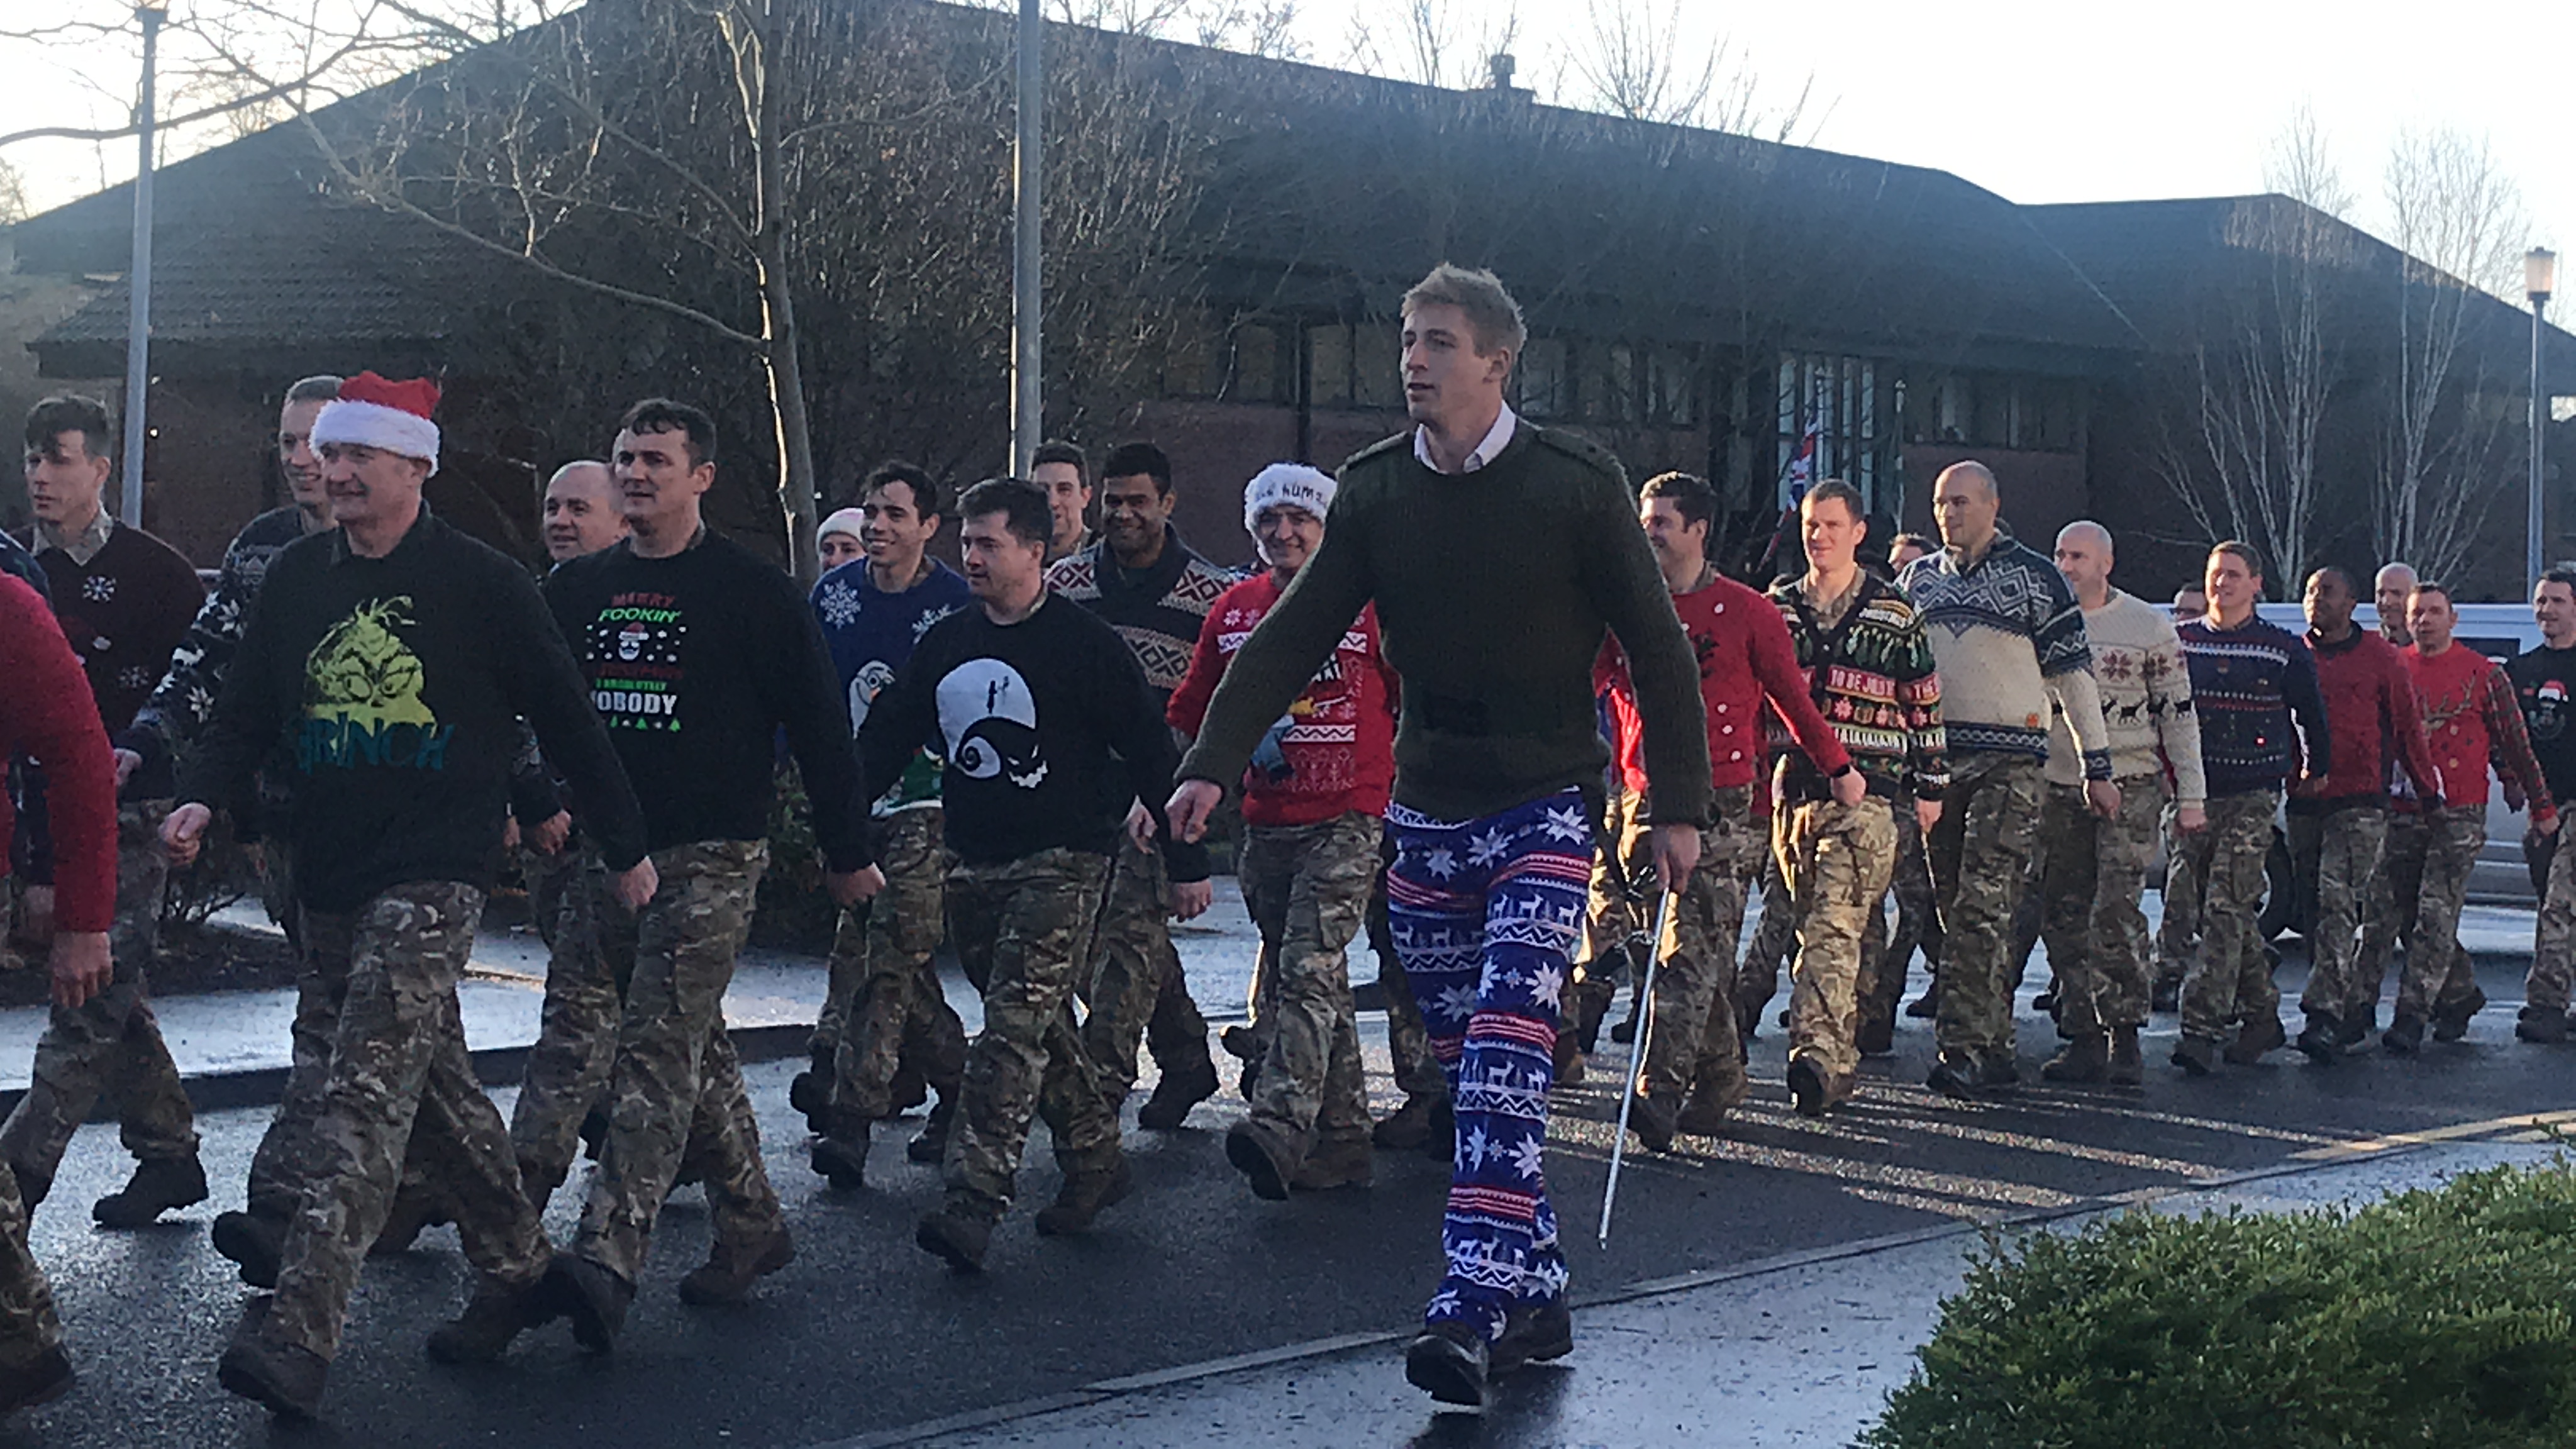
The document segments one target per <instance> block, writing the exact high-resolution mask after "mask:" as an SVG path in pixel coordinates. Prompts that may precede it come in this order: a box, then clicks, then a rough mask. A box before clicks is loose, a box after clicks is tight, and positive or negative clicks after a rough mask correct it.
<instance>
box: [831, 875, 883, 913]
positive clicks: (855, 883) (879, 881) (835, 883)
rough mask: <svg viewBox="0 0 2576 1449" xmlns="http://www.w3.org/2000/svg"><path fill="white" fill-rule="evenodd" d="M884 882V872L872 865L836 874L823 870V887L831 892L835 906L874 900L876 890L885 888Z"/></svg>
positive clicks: (853, 904) (852, 904)
mask: <svg viewBox="0 0 2576 1449" xmlns="http://www.w3.org/2000/svg"><path fill="white" fill-rule="evenodd" d="M885 883H886V879H885V872H884V871H883V870H881V869H879V868H878V867H876V866H873V865H870V866H862V867H860V868H859V869H857V870H846V871H842V872H840V873H838V874H835V873H833V872H831V871H828V870H827V871H825V872H823V889H824V890H825V891H827V892H829V893H830V894H831V897H832V903H833V904H834V905H837V906H855V905H857V904H858V903H859V902H861V901H872V900H875V899H876V897H877V892H879V891H881V890H884V889H885Z"/></svg>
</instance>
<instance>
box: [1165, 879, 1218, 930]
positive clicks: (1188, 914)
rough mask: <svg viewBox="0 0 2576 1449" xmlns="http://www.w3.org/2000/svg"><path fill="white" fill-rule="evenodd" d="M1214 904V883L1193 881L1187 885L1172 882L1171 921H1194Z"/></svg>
mask: <svg viewBox="0 0 2576 1449" xmlns="http://www.w3.org/2000/svg"><path fill="white" fill-rule="evenodd" d="M1215 904H1216V882H1214V881H1204V880H1194V881H1190V882H1189V883H1187V884H1183V883H1181V882H1179V881H1174V882H1172V919H1173V920H1175V921H1195V920H1197V919H1198V918H1199V917H1201V916H1204V915H1206V914H1207V908H1208V907H1210V906H1212V905H1215Z"/></svg>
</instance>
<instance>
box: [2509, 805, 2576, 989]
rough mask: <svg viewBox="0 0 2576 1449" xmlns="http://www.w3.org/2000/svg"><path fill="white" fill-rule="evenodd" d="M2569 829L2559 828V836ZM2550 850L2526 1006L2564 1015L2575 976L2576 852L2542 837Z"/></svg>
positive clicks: (2535, 928)
mask: <svg viewBox="0 0 2576 1449" xmlns="http://www.w3.org/2000/svg"><path fill="white" fill-rule="evenodd" d="M2564 834H2566V827H2565V826H2561V827H2559V835H2564ZM2541 840H2542V844H2543V845H2545V846H2547V847H2549V852H2550V853H2549V870H2548V873H2547V874H2546V875H2544V876H2543V877H2542V878H2541V890H2540V919H2539V921H2538V922H2537V923H2535V925H2534V926H2533V928H2532V933H2531V970H2530V972H2529V973H2528V974H2527V975H2526V976H2525V977H2524V978H2523V983H2522V1000H2523V1006H2524V1007H2525V1009H2527V1010H2532V1011H2565V1010H2566V1009H2567V1004H2568V994H2569V985H2570V978H2571V976H2576V970H2571V966H2572V965H2576V850H2570V849H2568V848H2567V846H2566V844H2565V842H2564V841H2562V840H2560V839H2558V838H2557V837H2556V836H2545V837H2541Z"/></svg>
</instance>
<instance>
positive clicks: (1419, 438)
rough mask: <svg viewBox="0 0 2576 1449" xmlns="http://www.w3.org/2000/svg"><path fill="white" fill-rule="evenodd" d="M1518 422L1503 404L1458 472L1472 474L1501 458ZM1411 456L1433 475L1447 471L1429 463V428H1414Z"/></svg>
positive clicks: (1506, 404) (1510, 442) (1509, 405)
mask: <svg viewBox="0 0 2576 1449" xmlns="http://www.w3.org/2000/svg"><path fill="white" fill-rule="evenodd" d="M1520 421H1521V420H1520V419H1519V418H1517V417H1514V416H1513V415H1512V405H1511V404H1510V403H1505V404H1503V410H1502V411H1501V412H1499V413H1496V414H1495V415H1494V425H1493V427H1491V428H1489V429H1487V430H1486V433H1485V440H1484V441H1483V442H1481V443H1478V444H1477V445H1476V446H1475V447H1474V448H1473V449H1471V450H1470V451H1469V452H1468V454H1467V466H1465V467H1463V468H1461V469H1459V470H1458V471H1459V472H1461V473H1473V472H1475V471H1476V470H1477V469H1479V468H1482V467H1484V466H1485V465H1486V464H1488V463H1490V462H1492V461H1494V460H1495V459H1496V458H1499V457H1501V456H1502V455H1503V449H1505V448H1508V447H1510V446H1511V444H1512V434H1513V433H1514V432H1515V431H1517V430H1518V429H1519V427H1520ZM1413 456H1414V458H1415V460H1416V461H1418V462H1420V463H1421V464H1422V466H1423V467H1425V468H1428V469H1430V470H1431V471H1432V472H1434V473H1440V472H1445V471H1447V470H1445V469H1443V468H1442V467H1441V466H1440V465H1439V464H1437V463H1435V462H1433V461H1431V430H1430V429H1429V428H1426V427H1422V426H1419V425H1417V426H1416V427H1415V428H1414V430H1413Z"/></svg>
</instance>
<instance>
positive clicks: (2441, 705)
mask: <svg viewBox="0 0 2576 1449" xmlns="http://www.w3.org/2000/svg"><path fill="white" fill-rule="evenodd" d="M2404 658H2405V660H2406V673H2407V675H2408V677H2409V678H2411V679H2413V680H2414V681H2415V697H2416V699H2417V700H2418V701H2420V702H2421V703H2422V704H2423V706H2424V739H2425V742H2426V743H2427V744H2429V745H2431V746H2432V749H2433V763H2434V764H2435V765H2437V766H2439V767H2440V768H2441V771H2442V803H2444V804H2445V805H2449V806H2452V807H2454V808H2456V807H2458V806H2462V805H2478V806H2483V805H2485V804H2486V803H2487V765H2488V763H2489V762H2493V763H2494V765H2495V768H2496V773H2497V774H2500V775H2502V776H2504V777H2505V778H2507V779H2509V780H2511V781H2513V782H2514V783H2515V784H2516V785H2519V786H2520V787H2521V789H2522V793H2523V795H2524V796H2525V797H2527V798H2528V799H2529V800H2530V801H2531V819H2532V822H2533V823H2534V824H2538V823H2540V822H2542V821H2546V820H2551V819H2554V818H2556V816H2557V814H2558V811H2557V807H2556V805H2555V804H2554V803H2553V802H2552V801H2551V800H2550V798H2549V782H2548V781H2547V780H2546V779H2544V778H2542V776H2541V773H2540V761H2539V760H2538V759H2537V758H2535V757H2534V756H2533V755H2532V753H2531V736H2530V735H2529V734H2528V733H2527V732H2526V731H2525V730H2524V729H2523V726H2522V702H2521V701H2520V700H2518V699H2516V698H2515V697H2514V692H2513V681H2512V680H2510V679H2508V678H2506V677H2505V672H2504V670H2503V669H2502V668H2500V667H2499V666H2498V665H2497V664H2496V662H2495V661H2494V660H2492V659H2489V658H2488V657H2486V656H2485V655H2483V654H2480V653H2479V652H2478V651H2476V650H2475V649H2472V648H2470V647H2468V646H2467V645H2465V644H2454V645H2452V646H2451V647H2450V648H2448V649H2445V650H2443V651H2442V652H2441V653H2439V654H2435V655H2431V656H2427V655H2426V654H2425V653H2424V651H2423V648H2422V646H2420V645H2415V644H2409V645H2407V646H2406V648H2405V650H2404Z"/></svg>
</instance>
